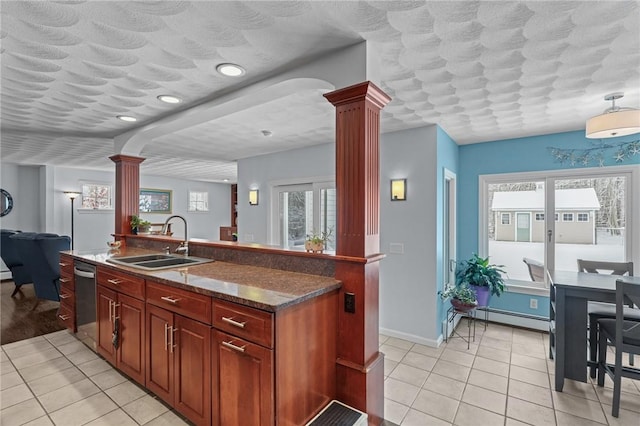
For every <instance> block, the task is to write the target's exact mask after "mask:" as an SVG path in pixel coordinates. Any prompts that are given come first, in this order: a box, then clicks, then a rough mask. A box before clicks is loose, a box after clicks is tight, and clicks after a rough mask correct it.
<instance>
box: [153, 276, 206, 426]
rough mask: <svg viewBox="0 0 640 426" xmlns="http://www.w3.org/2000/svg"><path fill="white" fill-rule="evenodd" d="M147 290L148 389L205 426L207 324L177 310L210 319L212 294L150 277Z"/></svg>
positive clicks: (196, 422)
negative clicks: (168, 284) (207, 294)
mask: <svg viewBox="0 0 640 426" xmlns="http://www.w3.org/2000/svg"><path fill="white" fill-rule="evenodd" d="M147 290H148V298H147V340H148V342H147V347H148V352H147V376H146V382H147V388H148V389H149V390H150V391H152V392H153V393H155V394H156V395H158V396H159V397H160V398H162V399H163V400H164V401H166V402H167V403H168V404H170V405H172V406H173V407H174V408H175V409H176V410H177V411H178V412H180V413H181V414H183V415H184V416H185V417H187V418H188V419H189V420H191V421H192V422H194V423H195V424H197V425H210V424H211V326H210V325H209V324H205V323H203V322H200V321H197V320H195V319H192V318H187V317H186V316H184V315H181V314H180V313H185V314H187V315H190V316H191V315H192V316H194V317H196V318H201V317H202V315H201V314H202V313H206V314H208V315H209V318H210V315H211V297H209V296H204V295H199V294H196V293H192V292H188V291H185V290H180V289H176V288H172V287H169V286H164V285H162V284H159V283H154V282H151V281H149V282H147ZM157 305H160V306H157ZM178 312H180V313H178Z"/></svg>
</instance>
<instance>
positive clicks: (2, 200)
mask: <svg viewBox="0 0 640 426" xmlns="http://www.w3.org/2000/svg"><path fill="white" fill-rule="evenodd" d="M12 208H13V197H12V196H11V194H9V193H8V192H7V191H5V190H4V189H0V217H2V216H6V215H8V214H9V212H10V211H11V209H12Z"/></svg>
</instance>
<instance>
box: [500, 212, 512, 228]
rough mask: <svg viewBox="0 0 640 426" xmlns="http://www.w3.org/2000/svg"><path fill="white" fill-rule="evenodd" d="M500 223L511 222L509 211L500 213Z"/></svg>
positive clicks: (506, 223)
mask: <svg viewBox="0 0 640 426" xmlns="http://www.w3.org/2000/svg"><path fill="white" fill-rule="evenodd" d="M500 223H501V224H502V225H509V224H510V223H511V213H502V214H501V215H500Z"/></svg>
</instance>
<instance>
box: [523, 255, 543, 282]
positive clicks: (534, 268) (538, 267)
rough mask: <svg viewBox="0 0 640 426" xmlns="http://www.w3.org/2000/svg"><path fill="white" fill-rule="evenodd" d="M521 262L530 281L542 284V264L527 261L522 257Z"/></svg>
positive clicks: (535, 261) (530, 260)
mask: <svg viewBox="0 0 640 426" xmlns="http://www.w3.org/2000/svg"><path fill="white" fill-rule="evenodd" d="M522 261H523V262H524V263H525V265H527V269H529V276H530V277H531V281H537V282H544V265H543V264H542V263H540V262H538V261H537V260H533V259H529V258H528V257H523V258H522Z"/></svg>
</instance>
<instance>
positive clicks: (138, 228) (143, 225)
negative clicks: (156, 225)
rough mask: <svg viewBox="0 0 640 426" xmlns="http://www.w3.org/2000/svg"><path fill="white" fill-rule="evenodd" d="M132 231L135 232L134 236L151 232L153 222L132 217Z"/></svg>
mask: <svg viewBox="0 0 640 426" xmlns="http://www.w3.org/2000/svg"><path fill="white" fill-rule="evenodd" d="M130 224H131V231H132V232H133V234H134V235H136V234H138V233H141V234H143V233H146V232H149V229H150V228H151V222H149V221H148V220H144V219H142V218H141V217H139V216H136V215H135V214H134V215H132V216H131V222H130Z"/></svg>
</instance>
